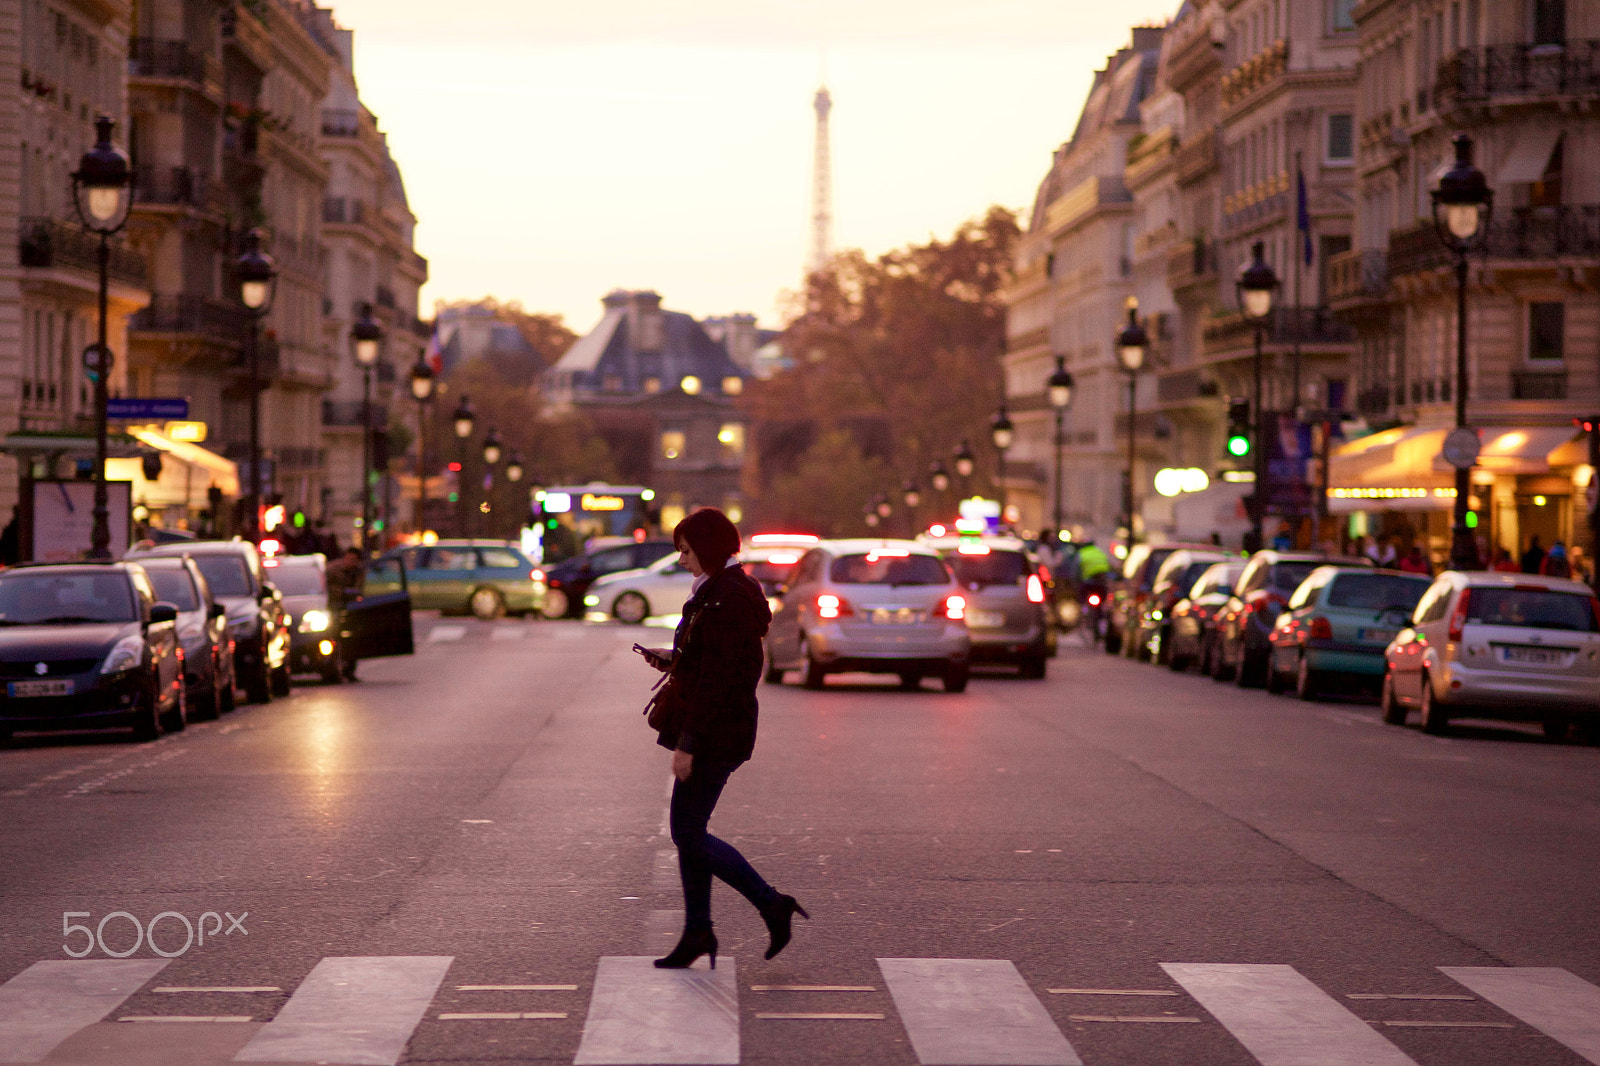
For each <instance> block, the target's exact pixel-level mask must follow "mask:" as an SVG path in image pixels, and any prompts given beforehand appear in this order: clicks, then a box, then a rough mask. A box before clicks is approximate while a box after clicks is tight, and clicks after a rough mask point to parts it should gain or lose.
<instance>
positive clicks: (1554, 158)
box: [1528, 137, 1567, 207]
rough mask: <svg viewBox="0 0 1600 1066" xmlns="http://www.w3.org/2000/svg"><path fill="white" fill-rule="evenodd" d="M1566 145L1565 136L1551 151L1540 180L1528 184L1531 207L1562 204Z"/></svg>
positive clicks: (1558, 205) (1529, 204)
mask: <svg viewBox="0 0 1600 1066" xmlns="http://www.w3.org/2000/svg"><path fill="white" fill-rule="evenodd" d="M1566 147H1567V139H1566V138H1565V137H1563V138H1561V139H1560V140H1559V141H1557V142H1556V150H1555V151H1553V152H1551V153H1550V159H1549V161H1548V162H1547V163H1545V167H1544V173H1543V174H1541V175H1540V176H1539V180H1538V181H1535V182H1531V183H1530V184H1529V185H1528V206H1529V207H1560V206H1561V171H1562V169H1563V168H1564V167H1565V165H1566Z"/></svg>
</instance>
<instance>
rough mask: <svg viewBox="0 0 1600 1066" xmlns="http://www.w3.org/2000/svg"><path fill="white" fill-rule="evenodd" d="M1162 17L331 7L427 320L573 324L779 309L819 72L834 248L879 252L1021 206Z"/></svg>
mask: <svg viewBox="0 0 1600 1066" xmlns="http://www.w3.org/2000/svg"><path fill="white" fill-rule="evenodd" d="M323 2H324V3H327V2H328V0H323ZM1176 6H1177V0H1127V2H1122V3H1112V4H1108V3H1104V2H1100V3H1091V2H1088V0H1057V2H1045V0H990V2H989V3H985V4H973V3H970V0H959V2H958V0H916V2H912V0H805V2H801V0H684V2H679V3H675V4H663V3H660V0H596V2H591V3H587V4H581V5H579V4H571V3H566V2H563V3H552V2H547V0H533V2H530V0H453V2H451V3H448V4H440V3H438V2H437V0H333V8H334V14H335V17H336V18H337V19H338V21H339V22H340V24H341V25H344V26H346V27H349V28H351V29H353V30H355V33H356V37H355V47H356V76H357V79H358V82H359V84H360V88H361V94H362V99H363V101H364V102H365V103H366V105H367V106H368V107H369V108H371V109H372V110H373V111H374V112H375V113H376V114H377V116H378V120H379V123H380V126H381V127H382V128H383V129H384V130H386V131H387V132H388V134H389V139H390V145H391V147H392V149H393V151H394V154H395V156H396V158H397V159H398V161H399V163H400V167H401V170H402V172H403V173H404V175H405V179H406V186H407V190H408V193H409V196H410V200H411V207H412V210H413V211H414V212H415V213H416V215H417V216H418V227H417V248H418V251H420V252H421V253H422V254H423V255H424V256H426V257H427V258H428V259H429V260H430V262H431V271H432V279H431V281H430V283H429V284H428V286H427V288H425V289H424V290H423V293H422V299H423V309H424V314H425V315H427V314H431V308H432V306H433V301H435V300H440V299H444V300H454V299H460V298H477V297H480V296H484V295H494V296H496V297H498V298H499V299H501V300H520V301H521V302H522V303H523V305H524V306H525V307H526V308H527V309H529V310H542V311H554V312H559V313H561V314H563V315H565V316H566V318H567V320H568V322H569V324H571V325H572V326H573V327H574V328H575V329H577V330H579V331H580V332H582V331H584V330H587V329H588V328H589V327H590V326H592V325H593V324H594V322H595V320H596V319H597V318H598V317H599V312H600V304H599V300H600V297H601V296H603V295H604V294H605V293H606V292H607V291H609V290H611V289H613V288H617V287H625V288H653V289H656V290H657V291H659V292H660V293H662V295H663V297H664V298H665V301H666V303H667V305H668V306H670V307H672V308H674V309H678V310H684V311H689V312H691V313H693V314H695V315H698V316H704V315H711V314H725V313H728V312H732V311H751V312H754V313H756V314H757V315H759V316H760V318H761V320H762V323H763V324H764V325H777V324H779V323H780V322H781V318H782V311H783V304H782V293H783V292H784V290H793V289H794V288H796V287H797V285H798V283H799V280H800V277H801V269H802V264H803V261H804V256H805V251H806V243H807V236H808V232H809V226H808V222H809V215H810V174H811V151H812V129H813V125H814V116H813V112H812V108H811V100H812V95H813V93H814V92H815V90H816V88H817V85H818V83H819V81H820V80H821V79H822V78H823V76H824V73H825V76H826V80H827V84H828V87H829V89H830V91H831V92H832V94H833V98H834V111H833V123H832V133H833V172H834V173H833V184H834V216H835V222H834V235H835V244H836V246H838V247H857V248H863V249H865V250H866V251H867V252H868V253H870V254H878V253H881V252H883V251H886V250H888V249H890V248H893V247H897V246H899V245H903V244H906V243H908V242H912V241H920V240H925V239H926V238H927V237H928V236H929V235H930V234H937V235H945V234H948V233H949V232H950V231H951V230H952V229H953V228H954V227H955V226H956V225H957V224H958V223H960V222H961V221H962V220H963V219H965V218H968V217H972V216H976V215H979V214H981V213H982V212H983V211H984V210H985V208H987V206H988V205H989V204H991V203H1000V204H1005V205H1007V206H1011V207H1015V208H1018V209H1025V208H1026V207H1027V206H1028V205H1029V203H1030V202H1031V200H1032V198H1033V193H1034V189H1035V187H1036V185H1037V184H1038V182H1039V180H1040V178H1041V177H1042V176H1043V174H1044V169H1045V167H1046V165H1047V164H1048V162H1049V157H1050V152H1051V151H1052V150H1053V149H1054V148H1055V146H1056V145H1058V144H1060V143H1061V142H1062V141H1064V140H1066V139H1067V138H1068V137H1069V136H1070V135H1071V132H1072V125H1073V122H1074V121H1075V120H1076V117H1077V112H1078V109H1079V107H1080V106H1081V105H1082V102H1083V98H1084V95H1085V93H1086V92H1087V90H1088V87H1089V84H1090V81H1091V79H1092V77H1093V73H1094V71H1095V70H1096V69H1097V68H1099V67H1100V66H1102V65H1103V64H1104V61H1105V58H1106V56H1107V55H1108V54H1110V53H1111V52H1113V51H1114V50H1116V49H1117V48H1118V47H1120V46H1122V45H1124V44H1125V43H1126V42H1127V40H1128V36H1129V34H1128V29H1129V27H1130V26H1131V25H1133V24H1136V23H1138V24H1159V23H1161V22H1163V21H1165V20H1166V19H1167V18H1168V17H1170V15H1171V13H1172V12H1173V11H1174V10H1175V9H1176Z"/></svg>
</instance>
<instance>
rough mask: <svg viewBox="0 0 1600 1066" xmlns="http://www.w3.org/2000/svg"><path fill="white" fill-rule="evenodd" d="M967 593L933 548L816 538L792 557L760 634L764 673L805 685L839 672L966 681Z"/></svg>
mask: <svg viewBox="0 0 1600 1066" xmlns="http://www.w3.org/2000/svg"><path fill="white" fill-rule="evenodd" d="M966 607H967V599H966V595H965V594H964V593H963V591H962V588H961V586H960V585H958V584H956V581H955V578H954V577H952V576H951V573H950V569H949V567H948V566H946V565H945V563H944V562H943V561H942V560H941V559H940V558H939V556H938V554H937V553H936V552H934V551H933V550H931V549H929V548H926V547H923V546H922V545H920V544H917V543H914V542H912V541H908V540H830V541H823V542H821V543H820V544H818V545H817V546H816V547H814V548H812V549H811V550H810V551H808V552H806V554H805V555H804V557H802V558H801V560H800V561H799V562H798V563H797V564H795V568H794V572H793V573H792V574H791V575H790V577H789V581H788V584H787V585H786V586H785V587H784V590H783V596H782V600H781V602H780V604H779V606H778V610H777V612H776V613H775V614H774V615H773V618H772V627H771V629H770V630H769V631H768V633H767V671H766V678H767V681H769V682H771V683H773V684H777V683H780V682H781V681H782V680H783V675H784V672H785V671H787V670H799V671H800V674H801V682H802V684H804V685H805V687H806V688H812V689H816V688H821V687H822V683H823V679H824V678H825V677H826V676H827V675H828V674H833V673H845V672H847V671H856V672H866V673H875V674H899V675H900V684H901V687H902V688H908V689H912V688H917V687H918V686H920V685H921V683H922V679H923V678H924V677H938V678H940V679H942V680H943V682H944V689H945V691H946V692H960V691H962V690H963V689H965V688H966V687H967V670H968V658H969V656H970V655H971V652H972V640H971V637H969V636H968V634H967V623H966Z"/></svg>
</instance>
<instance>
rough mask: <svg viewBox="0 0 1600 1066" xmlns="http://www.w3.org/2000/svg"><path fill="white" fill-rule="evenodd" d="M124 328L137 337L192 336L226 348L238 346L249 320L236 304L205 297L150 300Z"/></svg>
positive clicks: (248, 326) (167, 297)
mask: <svg viewBox="0 0 1600 1066" xmlns="http://www.w3.org/2000/svg"><path fill="white" fill-rule="evenodd" d="M128 328H129V329H132V330H134V331H136V332H140V333H193V334H199V335H200V336H203V337H209V338H211V339H212V340H215V341H220V342H222V343H224V344H228V345H242V344H244V341H245V333H246V332H247V331H248V330H249V328H250V319H249V316H248V315H246V314H245V311H244V308H243V307H241V306H239V305H238V304H232V303H228V302H227V301H225V300H214V299H212V298H211V297H209V296H154V297H152V298H151V300H150V306H148V307H145V308H143V309H142V310H140V311H137V312H135V313H134V316H133V317H132V318H131V319H129V320H128Z"/></svg>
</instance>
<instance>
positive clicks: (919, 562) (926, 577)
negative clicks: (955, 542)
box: [828, 552, 950, 585]
mask: <svg viewBox="0 0 1600 1066" xmlns="http://www.w3.org/2000/svg"><path fill="white" fill-rule="evenodd" d="M828 576H829V578H830V579H831V580H832V581H833V582H834V583H835V584H839V585H948V584H949V583H950V572H949V571H948V570H946V569H945V568H944V564H943V563H941V562H940V561H939V560H938V559H936V558H934V557H933V556H931V555H912V554H910V553H907V554H905V555H879V554H877V553H876V552H873V553H868V554H864V555H841V556H840V557H839V558H837V559H835V560H834V561H833V566H831V567H829V569H828Z"/></svg>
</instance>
